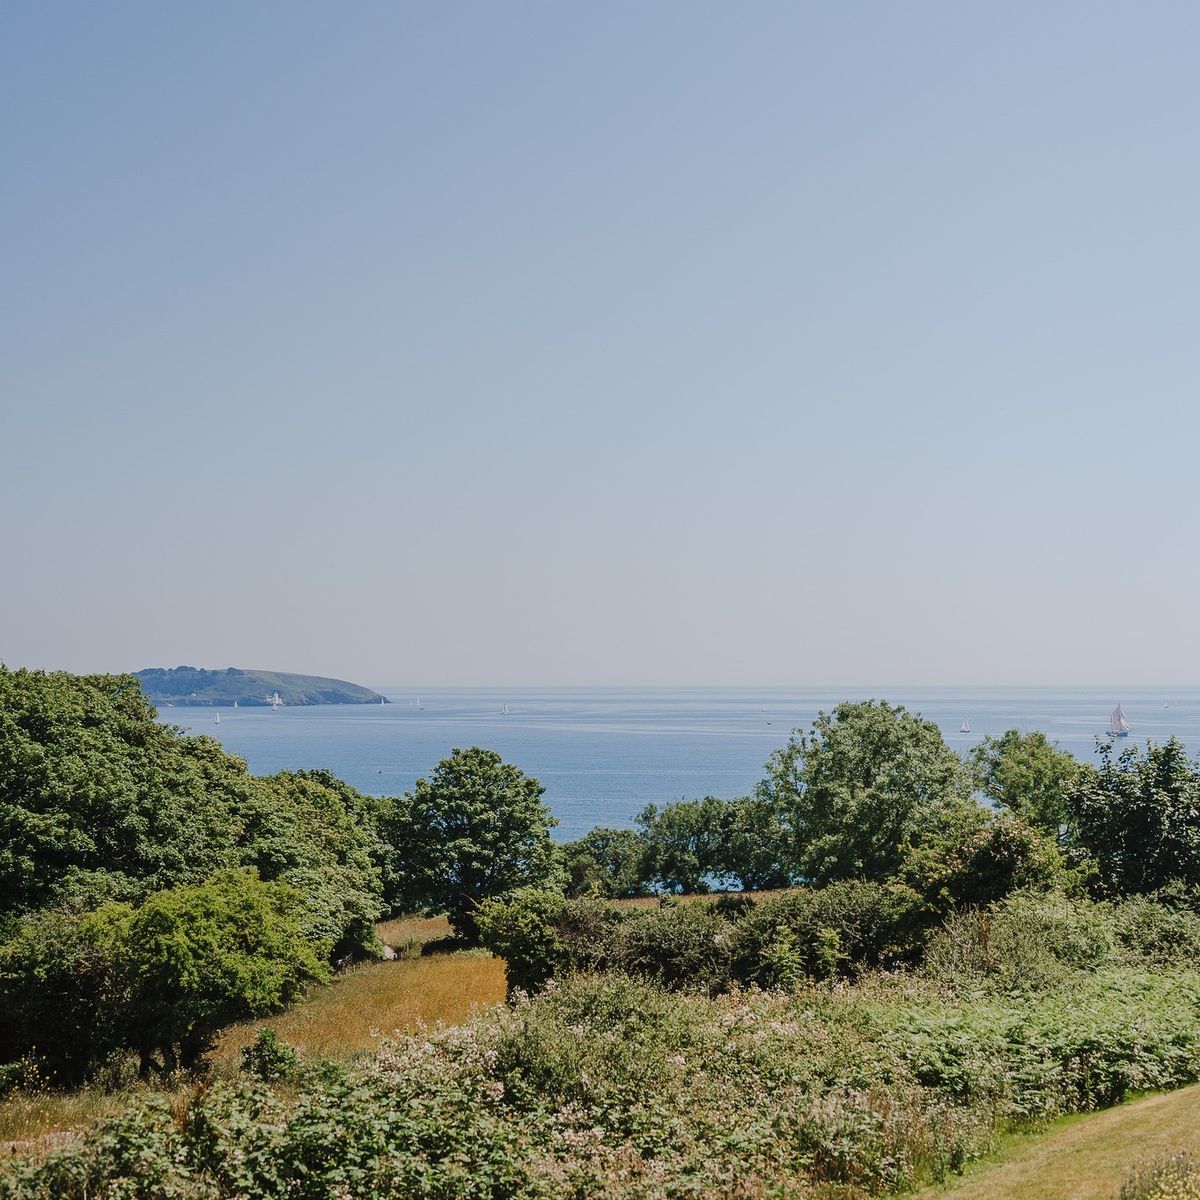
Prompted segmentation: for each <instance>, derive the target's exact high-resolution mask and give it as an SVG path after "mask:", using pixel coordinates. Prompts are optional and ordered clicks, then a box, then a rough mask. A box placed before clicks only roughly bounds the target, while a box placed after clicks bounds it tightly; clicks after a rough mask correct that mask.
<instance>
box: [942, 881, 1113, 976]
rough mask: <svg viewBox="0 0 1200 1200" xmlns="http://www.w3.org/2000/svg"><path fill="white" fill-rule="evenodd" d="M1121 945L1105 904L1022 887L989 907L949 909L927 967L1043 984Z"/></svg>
mask: <svg viewBox="0 0 1200 1200" xmlns="http://www.w3.org/2000/svg"><path fill="white" fill-rule="evenodd" d="M1117 952H1118V946H1117V940H1116V934H1115V931H1114V927H1113V922H1112V917H1111V913H1110V912H1109V911H1108V910H1106V909H1105V908H1104V907H1103V906H1100V905H1096V904H1091V903H1088V902H1087V901H1072V900H1068V899H1067V898H1066V897H1065V896H1061V895H1055V894H1051V895H1040V894H1037V893H1029V892H1019V893H1015V894H1014V895H1012V896H1010V897H1008V899H1007V900H1005V901H1003V902H1002V903H1001V904H997V905H993V906H992V907H991V908H990V909H975V910H972V911H970V912H966V913H960V914H957V915H955V916H952V917H951V918H950V919H949V920H948V921H947V922H946V924H945V925H944V926H943V928H942V929H941V930H939V931H938V933H937V934H936V935H935V936H934V938H933V940H932V942H931V943H930V946H929V949H928V951H927V952H926V955H925V962H924V967H923V969H924V971H925V973H926V974H927V975H929V976H930V977H933V978H938V979H942V980H944V981H946V982H950V983H960V984H962V983H968V982H971V981H976V982H978V981H982V980H985V979H988V978H991V979H993V981H994V982H995V983H996V985H997V986H999V987H1000V988H1002V989H1003V988H1017V989H1039V988H1045V987H1048V986H1051V985H1053V984H1057V983H1062V982H1064V981H1065V980H1066V979H1067V978H1069V977H1070V976H1072V975H1073V974H1075V973H1077V972H1078V971H1081V970H1094V969H1096V968H1098V967H1100V966H1104V965H1106V964H1109V963H1112V962H1113V961H1114V960H1115V958H1116V957H1117Z"/></svg>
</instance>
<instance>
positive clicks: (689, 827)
mask: <svg viewBox="0 0 1200 1200" xmlns="http://www.w3.org/2000/svg"><path fill="white" fill-rule="evenodd" d="M637 823H638V825H639V826H641V830H642V839H643V841H644V842H645V843H646V864H647V868H646V869H647V874H648V876H649V878H650V879H652V880H655V881H656V882H657V883H658V884H659V886H660V887H663V888H666V889H667V890H668V891H672V892H702V891H707V890H708V888H709V881H710V880H711V879H713V878H715V877H718V876H721V875H723V874H724V873H725V858H726V849H727V836H726V825H727V812H726V806H725V802H724V801H723V800H718V799H717V798H716V797H715V796H706V797H704V799H702V800H678V801H676V802H675V803H673V804H665V805H663V807H662V808H659V807H658V805H656V804H648V805H646V807H645V808H644V809H642V811H641V812H640V813H638V816H637Z"/></svg>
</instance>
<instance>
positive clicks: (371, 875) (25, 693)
mask: <svg viewBox="0 0 1200 1200" xmlns="http://www.w3.org/2000/svg"><path fill="white" fill-rule="evenodd" d="M372 826H373V822H372V817H371V813H370V812H369V810H368V806H367V801H366V800H365V798H364V797H362V796H360V795H359V794H358V793H357V792H355V791H354V789H353V788H351V787H349V786H348V785H347V784H345V783H342V781H341V780H338V779H336V778H335V777H334V776H332V775H330V774H329V773H328V772H322V771H308V772H305V771H299V772H282V773H281V774H279V775H276V776H273V777H271V778H268V779H260V778H257V777H255V776H253V775H251V774H250V773H249V772H248V771H247V769H246V764H245V762H244V761H243V760H242V759H240V758H236V757H234V756H233V755H231V754H227V753H225V751H224V750H223V749H222V747H221V745H220V744H219V743H218V742H216V741H214V740H213V739H212V738H208V737H185V736H183V735H182V733H181V731H180V730H178V729H174V728H172V727H171V726H168V725H163V724H161V723H160V722H159V721H158V719H157V715H156V713H155V710H154V708H153V707H152V706H151V705H150V704H149V703H148V702H147V701H146V698H145V697H144V696H143V695H142V691H141V687H140V685H139V684H138V681H137V679H136V678H134V677H133V676H129V675H83V676H80V675H68V674H66V673H63V672H49V673H48V672H43V671H10V670H7V669H5V668H4V667H2V666H0V918H3V917H4V916H5V915H8V916H14V915H17V914H20V913H24V912H29V911H31V910H35V909H40V908H49V907H60V908H61V907H66V908H71V909H76V910H79V909H86V908H96V907H98V906H100V905H101V904H103V903H105V902H107V901H129V902H132V903H137V902H138V901H140V900H142V899H144V898H145V897H147V896H149V895H150V894H152V893H154V892H159V891H164V890H167V889H169V888H173V887H179V886H183V885H188V884H198V883H200V882H202V881H203V880H205V879H207V878H209V877H210V876H211V875H212V874H213V873H214V872H215V871H219V870H224V869H229V868H236V867H239V866H252V867H254V868H255V869H256V870H257V871H258V872H259V874H260V875H261V877H262V878H263V879H268V880H281V881H283V882H285V883H288V884H290V885H292V886H293V887H295V888H296V889H297V890H298V891H300V892H301V893H302V894H303V895H304V898H305V901H306V905H307V909H308V913H309V916H308V920H307V924H306V929H307V931H308V933H309V935H310V936H311V937H312V938H313V939H314V940H315V941H320V942H324V943H326V944H328V945H329V946H331V947H336V948H337V950H338V952H339V953H343V952H346V953H348V952H366V953H370V952H371V951H372V949H373V948H374V946H375V936H374V929H373V923H374V921H375V919H376V918H377V916H378V915H379V910H380V907H381V899H382V887H381V882H380V878H379V870H378V867H377V865H376V863H375V861H374V857H377V843H376V839H375V835H374V832H373V827H372Z"/></svg>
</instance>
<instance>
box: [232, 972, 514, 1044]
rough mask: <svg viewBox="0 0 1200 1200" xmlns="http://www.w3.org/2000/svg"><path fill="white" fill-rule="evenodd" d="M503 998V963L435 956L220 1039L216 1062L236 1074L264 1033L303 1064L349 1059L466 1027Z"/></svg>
mask: <svg viewBox="0 0 1200 1200" xmlns="http://www.w3.org/2000/svg"><path fill="white" fill-rule="evenodd" d="M503 999H504V963H503V961H502V960H501V959H498V958H492V957H490V956H488V955H483V954H477V953H464V954H437V955H430V956H429V957H427V958H415V959H404V960H401V961H399V962H391V963H380V964H376V965H373V966H365V967H358V968H357V969H355V970H353V971H348V972H347V973H346V974H345V975H342V976H340V977H339V978H338V979H335V980H334V982H333V983H331V984H330V985H329V986H328V987H323V988H321V989H319V990H318V991H315V992H313V993H312V994H311V996H310V997H309V998H308V999H307V1000H306V1001H305V1002H304V1003H302V1004H298V1005H296V1006H295V1007H293V1008H290V1009H288V1010H287V1012H283V1013H280V1014H279V1015H278V1016H275V1017H269V1018H267V1019H265V1020H261V1021H245V1022H242V1023H241V1024H239V1025H233V1026H231V1027H230V1028H229V1029H227V1030H225V1032H224V1033H223V1034H222V1035H221V1039H220V1042H219V1043H218V1045H217V1052H216V1055H215V1056H214V1057H215V1060H216V1062H217V1063H218V1064H219V1065H221V1066H225V1067H236V1065H237V1063H238V1061H239V1058H240V1053H241V1048H242V1047H243V1046H245V1045H248V1044H249V1043H250V1042H252V1041H253V1040H254V1038H255V1035H256V1034H257V1032H258V1030H260V1029H265V1028H270V1029H273V1030H274V1031H275V1033H276V1035H277V1036H278V1037H279V1038H280V1039H281V1040H283V1041H285V1042H288V1043H289V1044H290V1045H292V1046H295V1047H296V1048H297V1049H298V1050H299V1051H300V1053H301V1054H302V1055H303V1056H305V1057H308V1058H339V1059H348V1058H353V1057H355V1056H357V1055H360V1054H363V1053H367V1052H369V1051H371V1050H372V1049H373V1048H374V1047H375V1045H376V1044H377V1043H378V1041H379V1038H380V1037H381V1036H385V1035H387V1034H390V1033H394V1032H396V1031H401V1032H403V1031H407V1030H412V1029H415V1028H416V1027H417V1026H418V1025H420V1024H422V1023H424V1024H427V1025H432V1024H436V1023H437V1022H438V1021H443V1022H445V1023H446V1024H456V1023H458V1022H460V1021H465V1020H466V1019H467V1018H468V1017H470V1016H471V1014H472V1012H475V1011H477V1010H478V1009H482V1008H488V1007H491V1006H492V1005H493V1004H499V1003H501V1002H502V1001H503Z"/></svg>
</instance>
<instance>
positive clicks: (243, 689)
mask: <svg viewBox="0 0 1200 1200" xmlns="http://www.w3.org/2000/svg"><path fill="white" fill-rule="evenodd" d="M135 674H136V676H137V678H138V679H139V680H141V684H142V691H143V692H145V693H146V698H147V699H148V700H150V701H151V702H152V703H154V704H157V705H159V706H160V707H161V706H162V705H175V704H178V705H185V704H203V705H209V706H213V707H232V706H233V705H234V704H237V705H239V706H245V707H247V708H249V707H251V706H253V705H260V706H266V707H270V706H271V705H272V704H273V703H275V697H276V696H278V697H279V702H280V703H283V704H286V705H301V704H387V703H388V701H387V700H386V699H385V698H384V697H383V696H381V695H380V694H379V693H378V692H373V691H371V690H370V688H365V687H360V686H359V685H358V684H357V683H347V682H346V681H345V680H344V679H326V678H324V677H323V676H321V675H293V674H291V673H289V672H286V671H244V670H240V669H239V668H237V667H226V668H225V669H224V670H219V671H206V670H205V669H204V668H203V667H147V668H146V670H144V671H137V672H135Z"/></svg>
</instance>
